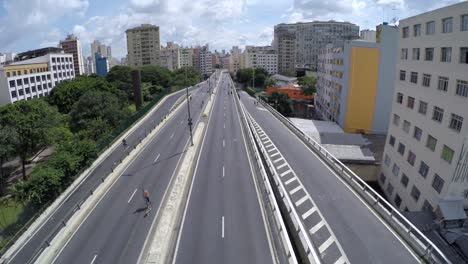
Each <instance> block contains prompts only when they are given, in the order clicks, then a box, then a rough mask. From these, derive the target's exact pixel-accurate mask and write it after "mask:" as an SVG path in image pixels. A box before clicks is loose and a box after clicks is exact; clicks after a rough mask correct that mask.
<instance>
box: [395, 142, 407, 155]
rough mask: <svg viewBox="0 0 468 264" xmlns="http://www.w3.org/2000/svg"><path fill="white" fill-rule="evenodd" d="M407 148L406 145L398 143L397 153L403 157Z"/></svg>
mask: <svg viewBox="0 0 468 264" xmlns="http://www.w3.org/2000/svg"><path fill="white" fill-rule="evenodd" d="M405 148H406V147H405V145H404V144H402V143H398V150H397V151H398V153H400V155H402V156H403V155H404V154H405Z"/></svg>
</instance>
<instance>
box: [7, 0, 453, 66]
mask: <svg viewBox="0 0 468 264" xmlns="http://www.w3.org/2000/svg"><path fill="white" fill-rule="evenodd" d="M455 2H459V1H458V0H0V36H1V37H0V52H22V51H25V50H30V49H35V48H39V47H44V46H56V45H57V44H58V41H59V40H60V39H63V38H64V37H65V36H66V35H67V34H68V33H74V34H75V35H77V36H78V37H79V38H80V40H81V42H82V46H83V53H84V54H85V55H88V54H89V50H90V47H89V46H90V43H91V42H92V41H93V40H95V39H97V40H99V41H101V42H104V43H106V44H108V45H111V47H112V50H113V55H114V56H115V57H123V56H125V54H126V43H125V30H126V29H127V28H130V27H133V26H136V25H139V24H142V23H151V24H155V25H159V26H160V30H161V43H165V42H167V41H175V42H177V43H180V44H184V45H198V44H205V43H208V44H209V45H210V49H211V50H214V49H218V50H221V49H226V50H229V49H230V48H231V46H233V45H239V46H244V45H269V44H270V43H271V40H272V38H273V27H274V25H275V24H279V23H288V22H298V21H304V22H305V21H312V20H329V19H334V20H336V21H349V22H353V23H356V24H358V25H359V26H360V27H361V29H365V28H375V26H376V25H377V24H379V23H381V22H382V21H391V20H392V19H393V18H396V19H403V18H406V17H409V16H412V15H416V14H419V13H422V12H425V11H428V10H431V9H435V8H438V7H441V6H446V5H449V4H452V3H455Z"/></svg>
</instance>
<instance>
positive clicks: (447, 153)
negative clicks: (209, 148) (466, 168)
mask: <svg viewBox="0 0 468 264" xmlns="http://www.w3.org/2000/svg"><path fill="white" fill-rule="evenodd" d="M453 154H454V151H453V149H451V148H449V147H447V145H444V147H443V148H442V155H441V158H442V159H443V160H445V161H446V162H448V163H450V164H451V163H452V159H453Z"/></svg>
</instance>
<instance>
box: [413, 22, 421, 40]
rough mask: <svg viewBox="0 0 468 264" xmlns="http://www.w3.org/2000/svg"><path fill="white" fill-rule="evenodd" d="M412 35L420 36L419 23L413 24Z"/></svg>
mask: <svg viewBox="0 0 468 264" xmlns="http://www.w3.org/2000/svg"><path fill="white" fill-rule="evenodd" d="M413 36H415V37H418V36H421V24H416V25H414V26H413Z"/></svg>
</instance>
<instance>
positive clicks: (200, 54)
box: [193, 44, 213, 77]
mask: <svg viewBox="0 0 468 264" xmlns="http://www.w3.org/2000/svg"><path fill="white" fill-rule="evenodd" d="M193 67H194V68H195V70H196V71H198V72H199V73H200V74H202V75H204V76H205V77H206V76H209V75H210V74H211V73H212V72H213V68H212V58H211V52H210V50H209V48H208V44H206V45H205V46H201V47H195V48H194V49H193Z"/></svg>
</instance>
